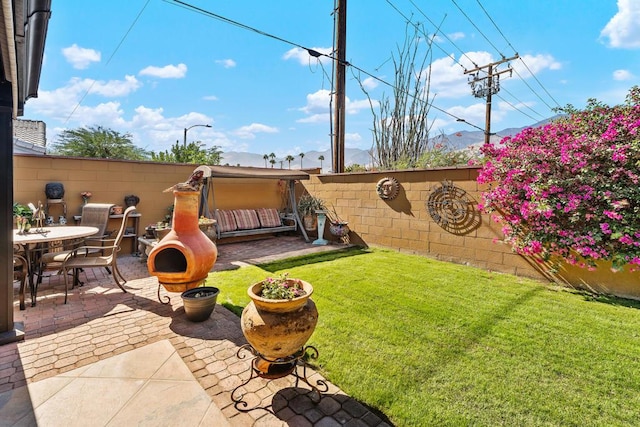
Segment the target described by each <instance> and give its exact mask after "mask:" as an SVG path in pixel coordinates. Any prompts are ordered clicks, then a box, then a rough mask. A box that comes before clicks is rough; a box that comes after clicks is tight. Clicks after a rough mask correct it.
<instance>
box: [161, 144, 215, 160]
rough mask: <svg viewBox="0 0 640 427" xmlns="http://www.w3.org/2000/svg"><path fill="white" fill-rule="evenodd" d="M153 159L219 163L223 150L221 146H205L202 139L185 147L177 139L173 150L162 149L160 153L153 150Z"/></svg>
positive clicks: (172, 147)
mask: <svg viewBox="0 0 640 427" xmlns="http://www.w3.org/2000/svg"><path fill="white" fill-rule="evenodd" d="M151 160H153V161H154V162H166V163H191V164H199V165H219V164H220V161H221V160H222V151H220V147H218V146H215V145H214V146H213V147H211V148H207V149H205V148H204V143H202V142H200V141H196V142H190V143H189V144H187V146H186V147H185V146H184V145H183V144H180V142H179V141H176V143H175V144H174V145H172V146H171V151H170V152H169V151H168V150H165V151H161V152H159V153H158V154H156V153H155V152H153V151H152V152H151Z"/></svg>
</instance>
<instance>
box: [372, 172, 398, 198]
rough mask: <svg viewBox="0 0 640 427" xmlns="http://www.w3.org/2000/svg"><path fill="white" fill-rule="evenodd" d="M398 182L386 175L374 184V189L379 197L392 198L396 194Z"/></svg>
mask: <svg viewBox="0 0 640 427" xmlns="http://www.w3.org/2000/svg"><path fill="white" fill-rule="evenodd" d="M399 190H400V183H399V182H398V180H397V179H395V178H393V177H389V176H386V177H384V178H382V179H381V180H380V181H378V183H377V184H376V191H377V192H378V196H380V198H381V199H385V200H393V199H395V198H396V196H398V191H399Z"/></svg>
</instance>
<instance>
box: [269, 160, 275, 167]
mask: <svg viewBox="0 0 640 427" xmlns="http://www.w3.org/2000/svg"><path fill="white" fill-rule="evenodd" d="M269 163H271V168H272V169H273V165H275V164H276V159H271V160H269Z"/></svg>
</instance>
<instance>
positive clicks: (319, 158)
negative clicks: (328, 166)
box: [318, 154, 324, 170]
mask: <svg viewBox="0 0 640 427" xmlns="http://www.w3.org/2000/svg"><path fill="white" fill-rule="evenodd" d="M318 160H320V170H322V162H323V161H324V156H323V155H322V154H321V155H320V157H318Z"/></svg>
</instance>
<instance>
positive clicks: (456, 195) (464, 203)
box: [426, 181, 480, 234]
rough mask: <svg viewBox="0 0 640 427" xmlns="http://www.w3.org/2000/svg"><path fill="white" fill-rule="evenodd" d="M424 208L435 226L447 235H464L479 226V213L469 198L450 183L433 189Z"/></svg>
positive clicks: (444, 183)
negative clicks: (446, 232)
mask: <svg viewBox="0 0 640 427" xmlns="http://www.w3.org/2000/svg"><path fill="white" fill-rule="evenodd" d="M426 206H427V211H429V215H431V218H432V219H433V220H434V221H435V222H436V224H438V225H439V226H440V227H442V228H444V229H445V230H447V231H448V232H449V233H452V234H466V233H468V232H470V231H471V230H474V229H476V228H478V226H480V213H479V212H478V211H477V209H475V207H474V203H473V201H472V200H471V197H470V196H469V195H468V194H467V192H466V191H464V190H463V189H462V188H460V187H456V186H455V185H454V184H453V182H451V181H442V184H441V185H440V186H439V187H436V188H434V189H433V191H432V192H431V194H430V195H429V199H428V200H427V202H426Z"/></svg>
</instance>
